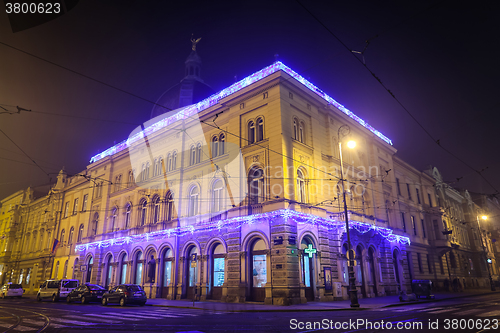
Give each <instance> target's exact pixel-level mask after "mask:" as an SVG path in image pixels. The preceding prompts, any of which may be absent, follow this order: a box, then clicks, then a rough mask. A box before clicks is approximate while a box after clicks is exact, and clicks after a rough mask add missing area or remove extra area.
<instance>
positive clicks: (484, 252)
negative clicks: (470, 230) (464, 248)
mask: <svg viewBox="0 0 500 333" xmlns="http://www.w3.org/2000/svg"><path fill="white" fill-rule="evenodd" d="M481 219H482V220H483V221H486V220H487V219H488V216H486V215H483V216H481ZM477 228H478V230H479V237H480V238H481V246H482V247H483V254H484V260H485V263H486V269H487V270H488V278H489V280H490V287H491V291H496V288H495V285H494V284H493V278H492V277H491V270H490V263H489V262H488V255H487V254H486V246H484V242H483V235H482V233H481V225H480V224H479V219H477Z"/></svg>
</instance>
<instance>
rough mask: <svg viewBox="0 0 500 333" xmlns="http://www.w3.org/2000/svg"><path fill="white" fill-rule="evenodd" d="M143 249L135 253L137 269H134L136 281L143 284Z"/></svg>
mask: <svg viewBox="0 0 500 333" xmlns="http://www.w3.org/2000/svg"><path fill="white" fill-rule="evenodd" d="M142 268H143V263H142V251H137V253H136V254H135V270H134V277H135V279H134V283H135V284H142Z"/></svg>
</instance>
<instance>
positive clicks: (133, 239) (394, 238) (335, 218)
mask: <svg viewBox="0 0 500 333" xmlns="http://www.w3.org/2000/svg"><path fill="white" fill-rule="evenodd" d="M342 216H343V213H334V214H330V219H327V218H322V217H319V216H316V215H311V214H305V213H301V212H296V211H294V210H289V209H280V210H276V211H272V212H268V213H262V214H254V215H249V216H239V217H234V218H231V219H227V220H224V221H221V220H219V221H208V222H201V223H197V224H192V225H188V226H182V227H177V228H172V229H167V230H159V231H153V232H149V233H145V234H141V235H133V236H126V237H120V238H114V239H106V240H102V241H97V242H91V243H87V244H79V245H77V246H76V250H77V251H83V250H89V249H95V248H107V247H110V246H113V245H118V246H121V245H124V244H130V243H141V242H151V241H157V240H161V239H165V238H169V237H171V236H172V235H176V236H181V235H184V234H187V233H190V234H194V233H198V232H205V231H211V230H218V231H219V232H220V231H221V229H222V227H223V226H224V227H226V228H241V227H242V226H243V225H250V224H254V223H259V222H265V221H269V223H271V224H273V223H276V219H277V218H281V219H284V220H285V221H289V220H293V221H295V222H296V223H297V224H306V225H313V226H318V227H325V228H327V229H336V231H339V229H340V231H341V232H343V233H345V224H344V222H343V221H344V220H343V218H342ZM349 229H353V230H355V231H357V232H359V233H361V234H365V233H367V232H369V231H371V230H373V231H375V232H376V233H378V234H379V235H380V236H382V237H383V238H385V239H387V240H388V241H389V242H397V243H401V244H408V245H409V244H410V239H409V238H408V237H405V236H400V235H394V234H393V233H392V230H391V229H388V228H384V227H379V226H376V225H374V224H370V223H365V222H361V221H355V220H350V221H349Z"/></svg>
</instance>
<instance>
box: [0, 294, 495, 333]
mask: <svg viewBox="0 0 500 333" xmlns="http://www.w3.org/2000/svg"><path fill="white" fill-rule="evenodd" d="M283 310H289V309H287V308H286V307H284V308H283ZM370 325H371V326H370ZM335 327H337V329H335ZM330 328H333V329H330ZM0 331H2V332H78V333H83V332H86V331H88V332H104V331H106V332H344V333H346V332H391V331H398V332H400V331H403V332H455V333H457V332H499V331H500V295H485V296H476V297H468V298H462V299H453V300H447V301H441V302H432V303H425V304H414V305H404V306H398V307H390V308H377V309H371V310H358V311H354V310H345V311H320V312H313V311H310V312H244V313H227V312H217V311H204V310H193V309H180V308H167V307H154V306H143V307H140V306H127V307H123V308H122V307H119V306H107V307H103V306H101V305H99V304H85V305H82V304H74V303H72V304H66V303H65V302H62V301H61V302H59V303H51V302H47V301H44V302H42V303H38V302H36V301H35V300H33V299H28V298H23V299H5V300H1V299H0Z"/></svg>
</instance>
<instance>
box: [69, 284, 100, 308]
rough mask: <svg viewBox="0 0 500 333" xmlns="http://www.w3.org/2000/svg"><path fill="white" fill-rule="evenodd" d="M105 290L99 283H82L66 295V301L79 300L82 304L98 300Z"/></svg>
mask: <svg viewBox="0 0 500 333" xmlns="http://www.w3.org/2000/svg"><path fill="white" fill-rule="evenodd" d="M105 292H106V289H105V288H104V287H101V286H100V285H97V284H90V283H87V284H82V285H81V286H80V287H78V288H76V289H75V290H73V291H71V292H70V293H69V294H68V296H66V302H68V303H71V302H73V301H79V302H81V303H82V304H85V303H88V302H100V301H101V298H102V295H103V294H104V293H105Z"/></svg>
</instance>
